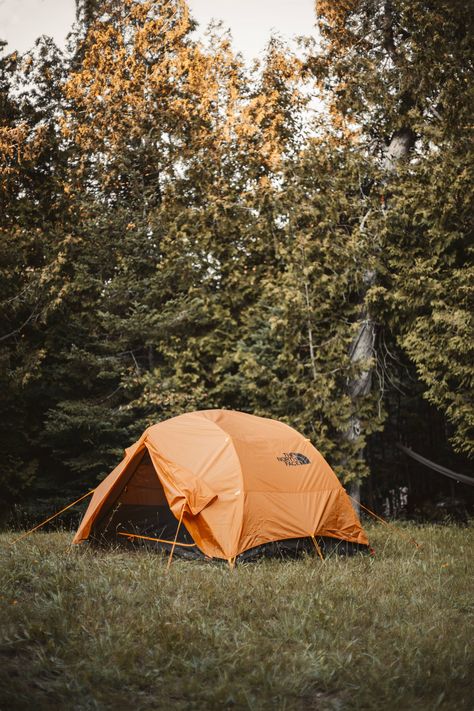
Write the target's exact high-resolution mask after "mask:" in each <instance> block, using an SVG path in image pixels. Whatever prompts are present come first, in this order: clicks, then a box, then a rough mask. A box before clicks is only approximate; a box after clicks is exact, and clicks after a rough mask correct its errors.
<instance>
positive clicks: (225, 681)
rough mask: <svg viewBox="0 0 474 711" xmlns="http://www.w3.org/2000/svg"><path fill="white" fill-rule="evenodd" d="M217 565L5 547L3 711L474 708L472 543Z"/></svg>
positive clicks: (384, 536)
mask: <svg viewBox="0 0 474 711" xmlns="http://www.w3.org/2000/svg"><path fill="white" fill-rule="evenodd" d="M368 530H369V535H370V538H371V542H372V544H373V545H374V546H375V548H376V550H377V553H376V556H375V557H373V558H371V557H367V556H361V557H356V558H352V559H348V560H344V559H338V558H332V559H328V560H327V561H325V562H324V563H323V564H321V562H320V561H319V559H317V558H310V557H307V558H305V559H303V560H299V561H277V560H275V561H261V562H259V563H249V564H246V565H240V566H238V567H237V568H236V569H235V570H234V571H232V572H231V571H230V570H229V569H228V568H227V567H226V566H224V565H219V564H204V563H196V562H187V561H179V560H176V561H175V562H173V565H172V567H171V570H170V573H169V574H168V575H167V574H165V565H166V559H164V558H162V557H161V556H159V555H157V554H154V553H150V552H147V551H146V550H137V551H136V552H134V553H130V552H123V551H120V550H116V551H108V552H106V551H94V550H90V549H89V548H87V547H77V546H75V547H71V546H70V539H71V536H70V534H68V533H50V534H48V533H39V534H34V535H32V536H30V537H29V538H27V539H25V540H24V541H21V542H20V543H18V544H17V545H16V546H14V547H11V546H10V545H9V541H10V540H11V539H12V536H10V535H7V534H4V535H3V536H1V537H0V556H1V562H0V565H1V570H0V575H1V578H0V580H1V583H0V585H1V592H0V594H1V599H0V603H1V605H0V629H1V640H0V662H1V664H0V708H1V709H9V710H10V709H11V710H12V711H13V710H14V709H35V710H36V709H38V710H40V709H48V710H49V709H52V708H54V707H56V709H77V710H78V711H79V710H81V711H82V710H84V711H86V710H89V709H90V710H91V711H93V710H94V711H95V710H97V709H99V710H101V709H104V710H105V709H114V710H115V709H134V710H136V711H138V710H140V711H141V710H143V711H148V710H150V711H152V710H153V711H154V710H155V709H171V708H172V709H186V710H188V709H196V710H204V709H231V708H235V709H255V710H257V711H260V710H261V709H272V710H274V709H318V710H319V709H321V710H330V709H332V710H333V711H334V710H335V711H343V710H344V709H351V710H352V709H364V710H367V711H369V710H370V709H374V710H375V709H377V711H378V710H379V709H380V708H385V709H387V710H388V709H410V710H415V709H423V710H425V709H440V710H443V709H444V710H447V709H453V710H454V709H456V711H458V710H461V709H466V710H467V709H469V710H470V709H472V706H473V698H474V697H473V693H472V687H471V686H470V678H471V676H470V675H472V671H473V669H472V622H473V609H474V608H473V603H472V581H471V580H470V578H469V574H470V572H472V558H473V529H472V528H466V529H464V528H457V527H451V528H448V527H435V526H426V527H416V528H415V527H410V533H411V534H413V535H414V536H415V537H416V538H417V539H418V540H419V541H420V542H421V543H422V544H423V548H422V549H420V550H417V549H415V548H414V547H412V546H410V544H408V543H407V542H406V541H405V540H404V539H402V538H399V537H397V536H396V535H394V534H393V533H390V532H388V533H387V530H386V529H384V528H380V527H379V526H374V527H370V526H369V527H368Z"/></svg>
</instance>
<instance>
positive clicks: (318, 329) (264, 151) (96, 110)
mask: <svg viewBox="0 0 474 711" xmlns="http://www.w3.org/2000/svg"><path fill="white" fill-rule="evenodd" d="M81 8H82V9H81V12H80V13H79V15H80V17H81V18H82V21H83V23H82V25H81V24H80V25H79V26H78V27H77V28H76V30H75V32H74V33H73V34H72V35H71V38H70V48H69V51H68V52H66V53H65V54H63V53H61V52H60V51H59V50H58V49H57V48H56V47H55V46H54V44H53V43H52V41H51V40H48V39H44V38H43V39H42V40H40V41H38V43H37V44H36V46H35V48H34V49H33V50H32V51H31V52H29V53H27V54H26V55H25V56H24V57H18V56H17V55H15V54H13V55H12V54H10V55H8V54H3V55H2V57H1V59H0V155H1V157H2V164H1V168H0V182H1V188H2V190H1V194H0V200H1V208H2V210H1V212H0V237H1V242H0V262H1V266H2V276H1V283H0V319H1V322H2V334H1V336H0V366H1V373H0V385H1V387H0V408H1V414H2V420H3V421H5V422H6V427H5V428H4V430H3V431H2V435H1V439H0V445H1V446H2V448H3V450H4V451H5V452H6V454H5V457H4V459H3V465H2V470H1V472H0V483H1V485H2V491H3V498H4V499H5V502H4V503H5V504H6V505H8V506H10V505H11V504H12V503H13V502H15V501H17V500H18V499H19V498H21V496H24V495H28V496H29V497H30V498H31V499H34V498H35V497H38V495H39V494H41V496H44V495H45V494H46V493H47V491H53V490H56V491H57V490H58V489H61V490H63V491H64V490H65V491H66V492H67V494H68V495H69V493H70V494H71V497H72V498H73V497H74V494H75V493H76V491H77V492H78V493H79V492H82V491H83V490H84V489H85V488H86V487H87V488H89V487H90V486H91V485H93V484H94V483H95V482H96V481H97V480H99V479H100V478H102V477H103V475H104V474H105V473H106V472H107V470H109V469H110V468H112V466H113V465H114V463H115V462H116V461H117V458H118V457H119V456H120V452H121V451H122V449H123V447H124V445H127V444H129V443H130V442H131V441H133V440H134V439H135V438H136V437H137V436H138V434H139V433H140V432H141V430H142V429H143V428H144V427H145V426H147V425H148V424H150V423H151V422H155V421H157V420H160V419H162V418H166V417H171V416H173V415H176V414H179V413H180V412H183V411H186V410H192V409H197V408H207V407H230V408H236V409H241V410H245V411H252V412H255V413H258V414H261V415H265V416H270V417H278V418H280V419H284V420H286V421H287V422H288V423H289V424H291V425H293V426H295V427H298V428H299V429H301V430H303V431H304V432H305V433H306V434H307V436H309V437H311V438H312V439H313V440H314V442H315V444H316V445H317V446H318V447H319V448H320V449H321V451H322V452H323V453H324V454H325V455H326V456H327V457H328V458H329V460H330V462H331V464H332V465H333V466H334V467H335V468H336V470H337V472H338V474H339V476H340V477H341V479H342V480H343V481H345V482H349V481H359V480H361V479H362V478H363V477H364V476H366V475H367V474H368V466H367V448H368V447H369V448H370V445H371V435H372V434H373V433H374V432H376V431H378V430H380V428H381V427H382V426H383V421H384V417H385V413H387V414H388V416H389V419H390V418H391V421H392V422H393V421H394V418H393V417H392V415H393V402H394V398H393V392H394V390H393V387H396V386H397V382H395V383H394V380H396V379H397V378H395V376H394V372H395V370H396V367H395V365H394V362H393V359H391V358H386V357H385V356H386V355H387V353H388V351H384V350H383V343H384V342H385V341H384V339H385V337H387V339H388V341H389V342H390V344H391V348H393V349H394V350H397V349H401V350H402V351H403V358H404V359H405V358H406V359H408V361H409V369H410V373H412V372H415V371H416V373H417V377H418V382H417V384H416V387H415V388H414V389H415V390H416V392H417V393H418V392H422V395H423V397H425V398H427V399H428V400H429V401H430V402H431V403H432V404H433V405H434V406H436V407H437V408H438V409H439V410H440V411H441V413H442V414H443V416H444V417H445V421H446V430H447V431H448V434H451V435H452V442H453V446H454V447H455V448H456V450H457V451H458V452H461V453H465V454H472V451H473V450H472V400H471V399H470V398H471V395H470V390H471V388H472V365H471V359H472V356H471V353H470V350H469V345H468V344H469V339H470V333H471V323H470V320H469V319H470V311H471V304H470V301H469V298H470V293H471V292H472V271H471V270H470V266H469V264H470V259H471V255H472V252H471V251H470V249H471V248H470V245H469V242H468V238H469V208H470V204H469V197H470V191H471V177H470V173H469V166H470V155H469V151H470V150H471V149H470V142H469V136H468V126H469V120H470V119H469V116H470V106H471V102H472V96H471V94H470V89H469V77H470V71H471V70H472V66H471V59H470V56H471V55H470V44H469V39H468V38H469V32H468V27H469V17H468V10H467V7H466V6H465V5H464V4H463V3H460V2H453V3H450V4H447V3H445V2H442V0H436V1H435V2H432V3H428V2H424V1H423V0H417V2H416V3H415V4H413V3H407V2H406V1H405V0H392V1H391V2H390V1H387V2H385V3H382V4H378V5H374V3H372V2H369V1H368V0H350V1H349V0H348V1H347V2H342V3H330V2H320V3H318V22H319V25H320V30H321V38H322V41H321V46H320V48H319V50H318V51H317V52H315V51H314V50H311V52H310V53H309V54H308V56H307V57H306V59H305V60H304V61H302V60H300V59H297V58H296V57H295V56H293V55H292V54H291V53H290V52H289V50H288V49H287V48H286V47H285V46H284V45H283V44H282V43H281V42H280V41H278V40H276V39H272V40H271V41H270V43H269V45H268V47H267V52H266V56H265V58H264V59H263V61H262V64H261V66H257V67H254V68H253V69H247V68H246V67H245V65H244V63H243V60H242V58H241V57H240V56H239V55H237V54H235V52H234V51H233V49H232V44H231V40H230V37H229V34H228V33H227V32H225V30H224V29H223V28H222V27H221V26H219V25H214V26H212V27H211V28H210V29H209V32H208V36H207V39H206V40H205V41H198V40H197V39H196V36H195V35H194V34H193V29H194V27H195V23H194V21H193V19H192V18H191V17H190V15H189V10H188V6H187V4H186V2H185V0H172V1H168V0H167V1H165V0H163V1H161V0H156V1H154V2H151V0H147V1H145V2H143V1H142V0H104V1H103V2H99V1H94V2H86V3H82V5H81ZM440 23H442V27H443V29H442V31H441V30H439V29H438V25H440ZM314 96H319V98H320V99H321V100H322V101H324V102H325V106H326V107H327V109H328V110H327V112H324V111H321V112H320V113H319V114H318V118H317V119H316V122H315V124H313V125H312V126H308V113H307V111H306V108H307V106H308V101H310V100H311V98H312V97H314ZM404 135H405V137H406V136H408V144H407V145H409V147H410V151H409V153H408V155H407V156H406V160H405V161H401V162H400V161H398V162H397V163H396V162H395V156H390V155H389V156H388V155H387V146H390V145H393V140H394V138H399V139H400V140H401V139H402V138H403V136H404ZM368 319H370V320H371V321H373V322H374V323H376V326H377V329H378V333H379V341H378V342H377V344H376V345H377V349H376V350H377V353H374V354H373V356H372V357H370V358H368V359H366V360H365V361H360V362H356V361H355V359H354V358H352V357H351V344H353V343H354V339H355V338H357V333H358V332H359V330H360V327H361V324H362V325H363V323H364V321H367V320H368ZM375 356H377V357H375ZM364 373H370V380H371V383H372V391H371V392H370V394H369V395H368V396H364V397H352V396H351V393H350V391H351V388H350V383H351V382H354V380H357V378H360V377H362V376H363V375H364ZM397 377H398V376H397ZM389 383H390V385H388V384H389ZM393 383H394V385H392V384H393ZM398 385H400V383H398ZM401 386H402V387H407V388H409V387H410V383H409V382H408V381H407V382H406V383H402V384H401ZM387 389H388V392H387ZM418 410H419V412H420V413H422V412H424V409H423V407H422V406H421V405H419V406H418ZM354 418H356V419H357V421H358V423H360V425H361V432H360V434H359V435H358V437H357V438H355V439H352V440H351V439H349V438H348V436H347V433H348V431H349V430H350V427H351V423H352V422H353V420H354ZM397 436H398V437H400V436H401V437H402V438H406V437H407V436H409V437H414V436H415V435H413V433H411V432H409V433H408V434H407V433H406V432H397Z"/></svg>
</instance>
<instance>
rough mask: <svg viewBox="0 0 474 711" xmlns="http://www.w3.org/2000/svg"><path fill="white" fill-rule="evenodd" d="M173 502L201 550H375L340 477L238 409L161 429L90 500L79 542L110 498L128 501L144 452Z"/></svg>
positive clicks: (302, 444)
mask: <svg viewBox="0 0 474 711" xmlns="http://www.w3.org/2000/svg"><path fill="white" fill-rule="evenodd" d="M144 448H146V449H147V450H148V452H149V454H150V457H151V461H152V463H153V466H154V468H155V470H156V473H157V476H158V479H159V482H157V486H159V484H160V483H161V485H162V487H163V490H164V493H165V496H166V499H167V501H168V504H169V506H170V508H171V510H172V511H173V513H174V515H175V516H176V518H179V517H180V514H181V511H182V510H183V505H184V507H185V508H184V516H183V523H184V525H185V527H186V528H187V530H188V531H189V533H190V534H191V536H192V537H193V539H194V541H195V542H196V544H197V546H198V547H199V548H200V549H201V550H202V552H203V553H204V554H205V555H207V556H211V557H218V558H224V559H227V560H228V559H229V558H234V557H235V556H237V555H239V554H240V553H243V552H244V551H245V550H248V549H249V548H253V547H255V546H258V545H260V544H262V543H268V542H270V541H277V540H283V539H288V538H298V537H310V536H332V537H335V538H341V539H343V540H347V541H352V542H354V543H362V544H368V540H367V537H366V535H365V533H364V531H363V529H362V527H361V525H360V522H359V520H358V518H357V516H356V514H355V511H354V509H353V507H352V505H351V503H350V501H349V498H348V496H347V494H346V492H345V491H344V489H343V487H342V486H341V484H340V482H339V480H338V479H337V477H336V475H335V474H334V472H333V471H332V469H331V468H330V466H329V465H328V463H327V462H326V461H325V460H324V458H323V457H322V456H321V454H320V453H319V452H318V451H317V450H316V449H315V447H313V445H312V444H311V443H310V441H309V440H307V439H305V438H304V437H303V436H302V435H301V434H299V433H298V432H296V431H295V430H294V429H292V428H291V427H289V426H288V425H285V424H283V423H282V422H278V421H276V420H270V419H266V418H261V417H255V416H254V415H248V414H245V413H241V412H234V411H231V410H203V411H201V412H191V413H188V414H184V415H180V416H178V417H174V418H172V419H170V420H166V421H164V422H161V423H160V424H157V425H153V426H152V427H150V428H149V429H148V430H146V431H145V432H144V434H143V435H142V437H141V438H140V440H139V441H138V442H136V443H135V444H134V445H133V446H132V447H130V448H128V449H127V450H126V456H125V458H124V460H123V461H122V462H121V463H120V464H119V465H118V467H117V468H116V469H114V471H113V472H112V473H111V474H109V476H108V477H107V478H106V479H104V481H103V482H102V483H101V484H100V486H99V487H98V488H97V489H96V492H95V494H94V496H93V498H92V500H91V502H90V505H89V508H88V509H87V511H86V514H85V516H84V518H83V520H82V522H81V525H80V527H79V529H78V531H77V533H76V536H75V538H74V542H75V543H78V542H79V541H81V540H84V539H86V538H88V537H89V535H90V533H91V530H92V527H93V524H94V522H95V521H97V520H98V517H100V512H101V510H102V508H103V507H104V506H105V505H106V502H107V501H109V503H110V498H113V499H114V501H115V500H117V498H118V497H119V496H120V495H121V492H122V491H123V489H124V487H125V486H126V485H127V483H128V482H129V481H130V482H131V488H133V485H132V481H133V479H132V478H131V477H132V475H133V472H134V471H139V469H138V464H139V459H141V458H142V455H143V449H144Z"/></svg>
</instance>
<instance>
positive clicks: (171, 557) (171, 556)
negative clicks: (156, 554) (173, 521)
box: [166, 504, 186, 571]
mask: <svg viewBox="0 0 474 711" xmlns="http://www.w3.org/2000/svg"><path fill="white" fill-rule="evenodd" d="M185 505H186V504H183V508H182V509H181V516H180V517H179V523H178V528H177V529H176V536H175V537H174V541H173V545H172V547H171V553H170V557H169V558H168V565H167V566H166V571H168V570H169V569H170V565H171V561H172V560H173V553H174V549H175V546H176V541H177V539H178V533H179V529H180V528H181V523H182V520H183V516H184V507H185Z"/></svg>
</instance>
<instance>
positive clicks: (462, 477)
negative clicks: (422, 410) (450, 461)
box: [397, 444, 474, 486]
mask: <svg viewBox="0 0 474 711" xmlns="http://www.w3.org/2000/svg"><path fill="white" fill-rule="evenodd" d="M397 447H398V449H401V450H402V452H404V453H405V454H407V455H408V456H409V457H411V458H412V459H414V460H415V461H416V462H419V463H420V464H423V465H424V466H425V467H429V468H430V469H432V470H433V471H435V472H438V474H443V475H444V476H448V477H449V478H450V479H454V481H457V482H458V483H459V482H461V483H462V484H468V486H474V477H472V476H466V474H458V473H457V472H453V470H452V469H447V468H446V467H442V466H441V464H436V462H432V461H431V460H430V459H427V458H426V457H422V456H421V454H418V453H417V452H414V451H413V450H412V449H410V448H409V447H404V446H403V444H397Z"/></svg>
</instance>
